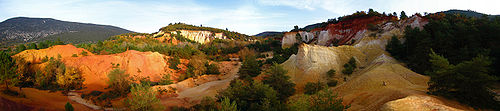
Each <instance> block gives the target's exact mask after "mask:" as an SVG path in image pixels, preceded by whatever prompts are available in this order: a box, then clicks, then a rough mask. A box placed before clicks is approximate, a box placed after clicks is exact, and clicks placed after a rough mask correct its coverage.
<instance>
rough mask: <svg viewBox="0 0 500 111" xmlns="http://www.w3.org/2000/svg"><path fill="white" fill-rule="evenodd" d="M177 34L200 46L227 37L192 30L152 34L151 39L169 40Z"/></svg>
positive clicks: (220, 34)
mask: <svg viewBox="0 0 500 111" xmlns="http://www.w3.org/2000/svg"><path fill="white" fill-rule="evenodd" d="M177 32H180V35H182V36H183V37H185V38H187V39H189V40H192V41H195V42H198V43H201V44H203V43H207V42H210V41H212V40H214V39H227V37H226V36H225V35H224V34H222V33H214V32H211V31H194V30H178V31H171V32H163V31H159V32H158V33H156V34H154V35H153V37H156V38H163V39H166V38H171V37H174V36H175V35H176V34H177ZM170 34H172V35H170ZM160 40H161V39H160Z"/></svg>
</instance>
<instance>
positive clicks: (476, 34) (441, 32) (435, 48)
mask: <svg viewBox="0 0 500 111" xmlns="http://www.w3.org/2000/svg"><path fill="white" fill-rule="evenodd" d="M425 18H427V19H429V23H428V24H427V25H425V26H424V28H423V29H419V28H410V27H407V28H406V31H405V35H404V37H403V39H404V43H401V41H400V40H399V39H397V37H393V38H392V39H391V41H390V42H389V43H388V45H387V51H388V52H390V53H391V55H392V56H393V57H395V58H396V59H398V60H400V61H402V62H404V63H405V64H406V65H407V66H408V67H409V68H410V69H412V70H413V71H415V72H417V73H421V74H426V75H428V76H430V77H431V80H430V82H429V85H430V86H429V93H431V94H435V95H440V96H445V97H449V98H453V99H457V100H459V101H460V102H463V103H467V104H470V105H472V106H475V107H481V108H494V109H499V107H498V106H500V105H499V103H498V102H496V101H495V100H493V97H494V94H493V93H492V92H491V91H489V90H491V88H492V85H493V84H495V83H496V82H498V80H499V79H498V77H499V73H498V72H499V69H498V68H499V67H500V66H499V62H500V47H499V46H498V44H499V43H500V18H496V19H490V18H488V17H486V16H483V17H479V18H478V17H470V16H464V15H459V14H443V13H438V14H430V15H427V16H425Z"/></svg>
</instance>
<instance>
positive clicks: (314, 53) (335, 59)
mask: <svg viewBox="0 0 500 111" xmlns="http://www.w3.org/2000/svg"><path fill="white" fill-rule="evenodd" d="M351 57H354V58H355V59H356V60H357V64H365V63H366V61H365V58H366V57H365V55H364V54H363V53H362V52H361V51H359V50H358V49H356V48H354V47H352V46H340V47H324V46H318V45H307V44H302V45H300V48H299V51H298V53H297V55H292V56H291V57H290V58H289V59H288V60H287V61H285V62H284V63H283V64H282V65H283V66H284V67H285V68H286V69H288V70H289V71H288V74H289V75H290V76H291V80H292V81H294V82H295V83H296V84H297V87H298V88H299V89H301V88H302V87H303V86H304V85H305V83H307V82H314V81H318V80H320V81H325V80H326V79H325V78H326V74H325V73H326V72H327V71H328V70H330V69H334V70H336V71H337V72H340V71H341V70H342V69H343V65H344V64H345V63H347V62H348V61H349V59H350V58H351Z"/></svg>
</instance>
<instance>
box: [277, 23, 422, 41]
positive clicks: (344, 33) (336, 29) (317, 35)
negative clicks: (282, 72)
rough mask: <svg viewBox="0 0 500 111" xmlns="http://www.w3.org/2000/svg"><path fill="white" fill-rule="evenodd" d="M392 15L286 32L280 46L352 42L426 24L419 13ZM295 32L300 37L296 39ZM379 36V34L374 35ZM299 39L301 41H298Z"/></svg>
mask: <svg viewBox="0 0 500 111" xmlns="http://www.w3.org/2000/svg"><path fill="white" fill-rule="evenodd" d="M394 19H395V18H393V17H376V16H374V17H362V18H357V19H352V20H347V21H341V22H339V23H336V24H328V26H326V27H323V28H316V29H313V30H311V31H310V32H306V31H298V32H286V33H285V34H284V36H283V39H282V47H285V48H286V47H289V46H291V45H293V44H295V43H300V42H301V41H302V42H303V43H307V44H316V45H321V46H333V45H334V44H338V45H343V44H354V43H352V42H356V41H358V40H359V39H362V38H363V37H366V36H373V35H371V34H373V33H378V32H389V31H391V30H397V31H398V32H402V31H403V30H404V29H405V27H406V26H410V27H412V28H414V27H419V28H421V29H422V27H423V26H424V25H425V24H427V20H425V19H424V18H422V17H421V16H419V15H414V16H412V17H410V18H408V19H405V20H399V21H395V20H394ZM370 27H376V28H377V29H378V30H373V31H371V30H369V29H368V28H370ZM297 33H298V36H300V38H298V39H297ZM375 36H380V35H375ZM299 40H301V41H299Z"/></svg>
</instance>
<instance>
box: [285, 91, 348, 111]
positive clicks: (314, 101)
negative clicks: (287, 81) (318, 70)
mask: <svg viewBox="0 0 500 111" xmlns="http://www.w3.org/2000/svg"><path fill="white" fill-rule="evenodd" d="M287 106H288V110H290V111H345V110H347V109H348V108H349V107H350V105H343V104H342V98H339V97H338V95H337V94H334V92H333V91H332V90H330V89H325V90H322V91H319V92H318V93H316V94H313V95H300V96H298V97H296V98H293V99H292V100H289V101H288V103H287Z"/></svg>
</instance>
